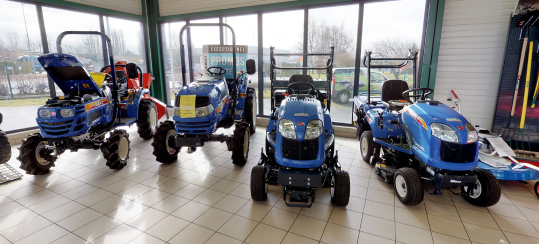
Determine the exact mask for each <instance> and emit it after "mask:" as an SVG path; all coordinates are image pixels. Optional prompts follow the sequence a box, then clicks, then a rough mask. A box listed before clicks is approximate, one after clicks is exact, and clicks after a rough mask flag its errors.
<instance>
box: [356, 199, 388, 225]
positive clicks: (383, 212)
mask: <svg viewBox="0 0 539 244" xmlns="http://www.w3.org/2000/svg"><path fill="white" fill-rule="evenodd" d="M363 213H364V214H368V215H371V216H375V217H379V218H383V219H387V220H391V221H393V220H395V207H394V206H391V205H387V204H382V203H378V202H373V201H370V200H366V201H365V209H364V210H363Z"/></svg>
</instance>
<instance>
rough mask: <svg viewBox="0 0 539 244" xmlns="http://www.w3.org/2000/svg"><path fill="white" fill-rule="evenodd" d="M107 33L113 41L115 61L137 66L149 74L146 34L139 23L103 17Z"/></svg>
mask: <svg viewBox="0 0 539 244" xmlns="http://www.w3.org/2000/svg"><path fill="white" fill-rule="evenodd" d="M103 20H104V25H105V33H106V34H107V36H108V37H109V38H110V39H111V41H112V50H113V53H114V60H115V62H116V61H127V62H128V63H135V64H137V65H138V66H139V67H140V69H141V70H142V72H147V68H146V67H147V65H146V62H145V60H146V53H145V52H146V51H145V50H146V49H145V48H144V44H145V41H144V32H143V30H142V23H141V22H139V21H132V20H125V19H119V18H113V17H108V16H105V17H103Z"/></svg>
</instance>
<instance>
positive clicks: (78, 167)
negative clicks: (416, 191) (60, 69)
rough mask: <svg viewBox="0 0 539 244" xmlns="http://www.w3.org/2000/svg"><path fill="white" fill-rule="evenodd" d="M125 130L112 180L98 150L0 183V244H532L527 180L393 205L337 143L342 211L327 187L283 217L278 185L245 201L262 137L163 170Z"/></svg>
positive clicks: (534, 229) (354, 155) (534, 231)
mask: <svg viewBox="0 0 539 244" xmlns="http://www.w3.org/2000/svg"><path fill="white" fill-rule="evenodd" d="M128 132H129V133H130V139H131V141H132V145H131V153H130V155H131V158H130V159H129V163H128V166H127V167H125V168H124V169H122V170H120V171H114V170H110V169H108V168H107V167H106V166H105V162H104V160H103V157H102V156H101V154H100V153H99V151H90V150H81V151H79V152H76V153H65V154H64V155H62V156H61V157H60V159H59V160H58V161H57V163H56V167H54V168H53V170H52V171H51V172H50V173H49V174H48V175H43V176H31V175H25V176H24V177H23V178H22V179H21V180H18V181H14V182H11V183H7V184H3V185H0V243H49V242H54V243H69V244H73V243H114V244H117V243H189V244H191V243H220V244H223V243H283V244H284V243H414V244H417V243H471V242H473V243H509V242H510V243H526V244H531V243H539V232H538V230H539V200H538V199H537V198H536V197H535V196H534V195H533V194H532V190H531V188H532V184H531V183H532V182H530V184H527V185H526V184H522V183H519V182H509V181H506V182H502V190H503V194H502V198H501V200H500V202H499V203H498V204H497V205H495V206H493V207H489V208H480V207H475V206H472V205H470V204H468V203H467V202H466V201H464V200H463V199H462V198H461V197H460V196H454V195H450V194H448V192H445V194H444V195H442V196H431V195H428V194H427V195H425V201H424V202H422V203H421V204H419V205H416V206H404V205H403V204H401V203H400V202H399V201H398V200H397V198H396V197H395V196H394V192H393V188H392V186H391V185H388V184H386V183H384V182H383V181H382V180H381V179H380V178H379V177H378V176H376V175H374V174H373V173H372V169H371V167H370V166H369V165H368V164H366V163H365V162H363V161H362V160H361V159H360V155H359V152H358V148H359V143H358V142H357V141H356V140H355V139H352V138H337V144H336V148H337V149H338V150H339V159H340V162H341V164H342V165H343V166H344V168H345V169H346V170H348V172H349V173H350V176H351V184H352V185H351V195H352V196H351V199H350V204H349V205H348V206H347V207H346V208H340V207H334V206H332V205H331V204H330V196H329V189H319V190H318V191H317V199H316V202H315V203H314V205H313V207H312V208H310V209H301V208H289V207H286V205H285V204H284V202H283V200H282V199H281V194H282V190H281V188H280V187H277V186H270V190H271V191H270V192H269V195H268V200H267V201H265V202H253V201H252V200H251V197H250V191H249V180H250V179H249V176H250V172H251V168H252V167H253V166H254V165H255V164H256V162H257V161H258V158H259V154H260V149H261V148H262V147H263V143H264V128H258V132H257V133H256V134H255V135H254V136H253V137H252V144H251V147H250V149H251V151H250V156H249V162H248V164H247V165H245V166H244V167H238V166H234V165H233V164H232V162H231V160H230V152H228V151H226V146H225V144H220V143H208V144H207V145H206V146H205V147H204V148H201V149H199V150H198V151H197V152H196V153H193V154H187V153H186V152H185V150H184V151H182V152H181V153H180V154H179V160H178V162H176V163H174V164H171V165H162V164H160V163H158V162H156V161H155V159H154V156H153V155H152V148H151V145H150V143H151V141H143V140H141V139H140V138H139V137H138V135H137V134H136V130H135V129H134V128H130V129H128ZM13 153H14V156H13V157H12V160H11V161H10V164H11V165H12V166H14V167H16V168H18V166H19V163H18V161H16V159H15V157H16V156H18V150H16V148H15V147H13Z"/></svg>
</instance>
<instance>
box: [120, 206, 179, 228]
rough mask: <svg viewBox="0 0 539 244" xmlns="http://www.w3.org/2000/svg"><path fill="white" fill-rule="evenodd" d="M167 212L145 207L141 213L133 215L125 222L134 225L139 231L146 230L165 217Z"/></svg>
mask: <svg viewBox="0 0 539 244" xmlns="http://www.w3.org/2000/svg"><path fill="white" fill-rule="evenodd" d="M167 215H168V214H166V213H163V212H161V211H158V210H155V209H153V208H147V209H146V210H144V211H143V212H142V213H140V214H138V215H135V217H133V218H131V219H129V220H127V221H126V222H125V224H127V225H129V226H131V227H135V228H136V229H138V230H140V231H143V232H144V231H146V230H148V229H149V228H151V227H152V226H154V225H155V224H157V223H158V222H159V221H161V220H162V219H164V218H165V217H167Z"/></svg>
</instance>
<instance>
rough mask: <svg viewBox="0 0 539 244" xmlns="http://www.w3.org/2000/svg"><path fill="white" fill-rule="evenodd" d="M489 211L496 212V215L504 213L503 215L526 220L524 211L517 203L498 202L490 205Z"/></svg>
mask: <svg viewBox="0 0 539 244" xmlns="http://www.w3.org/2000/svg"><path fill="white" fill-rule="evenodd" d="M488 211H489V212H490V213H491V214H492V215H494V214H496V215H502V216H507V217H511V218H517V219H522V220H526V217H524V215H522V213H521V212H520V211H519V210H518V207H517V206H515V205H509V204H503V203H498V204H496V205H494V206H490V207H488Z"/></svg>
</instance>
